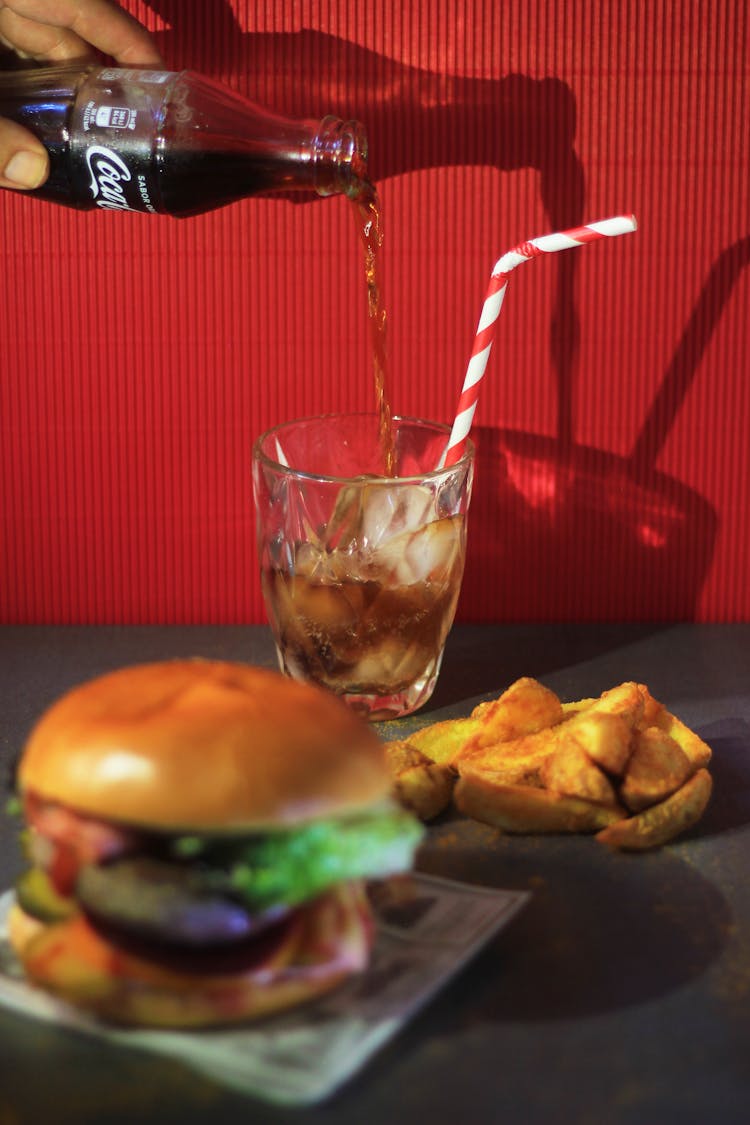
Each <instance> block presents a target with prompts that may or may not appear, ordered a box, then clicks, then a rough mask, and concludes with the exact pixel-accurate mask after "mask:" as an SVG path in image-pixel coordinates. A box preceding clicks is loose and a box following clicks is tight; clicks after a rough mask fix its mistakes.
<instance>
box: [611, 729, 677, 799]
mask: <svg viewBox="0 0 750 1125" xmlns="http://www.w3.org/2000/svg"><path fill="white" fill-rule="evenodd" d="M694 772H695V771H694V767H693V765H692V763H691V761H690V759H689V758H688V756H687V754H686V753H685V752H684V750H683V749H682V748H681V747H680V746H679V745H678V744H677V743H676V742H675V740H674V739H673V738H672V737H671V735H668V734H667V733H666V731H663V730H661V729H660V728H659V727H648V728H647V729H646V730H639V731H636V733H635V735H634V736H633V753H632V754H631V755H630V761H629V762H628V768H627V771H626V773H625V777H624V778H623V781H622V784H621V786H620V796H621V798H622V800H623V802H624V803H625V804H626V805H627V807H628V808H629V809H631V810H632V811H633V812H641V811H642V810H643V809H646V808H648V807H649V806H650V805H656V804H658V803H659V801H663V800H664V798H665V797H668V796H669V795H670V794H671V793H674V792H676V790H678V789H679V788H680V786H681V785H682V784H684V782H686V781H687V779H688V778H689V777H690V775H691V774H692V773H694Z"/></svg>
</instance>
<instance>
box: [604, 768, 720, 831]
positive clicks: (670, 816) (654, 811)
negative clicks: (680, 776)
mask: <svg viewBox="0 0 750 1125" xmlns="http://www.w3.org/2000/svg"><path fill="white" fill-rule="evenodd" d="M711 788H712V782H711V775H710V773H709V772H708V770H707V769H699V770H698V771H697V772H696V773H694V774H693V776H692V777H691V778H689V779H688V780H687V781H686V782H685V784H684V785H683V786H681V787H680V788H679V789H678V790H677V792H676V793H673V794H672V795H671V796H670V797H667V798H666V799H665V800H664V801H660V802H659V804H658V805H651V807H650V808H648V809H646V810H645V811H644V812H641V813H638V814H637V815H636V816H629V817H627V819H625V820H620V821H618V822H617V823H616V824H610V825H608V826H607V827H606V828H604V829H602V831H601V832H599V833H598V834H597V837H596V838H597V840H599V841H600V842H601V843H602V844H607V845H608V846H609V847H611V848H621V849H623V850H624V851H646V850H647V849H649V848H658V847H660V846H661V845H662V844H666V843H668V842H669V841H670V840H673V839H674V838H675V836H678V835H679V834H680V833H681V832H684V831H686V829H688V828H691V827H692V826H693V825H694V824H696V823H697V821H699V820H700V818H701V816H702V815H703V812H704V810H705V808H706V805H707V804H708V800H709V798H710V796H711Z"/></svg>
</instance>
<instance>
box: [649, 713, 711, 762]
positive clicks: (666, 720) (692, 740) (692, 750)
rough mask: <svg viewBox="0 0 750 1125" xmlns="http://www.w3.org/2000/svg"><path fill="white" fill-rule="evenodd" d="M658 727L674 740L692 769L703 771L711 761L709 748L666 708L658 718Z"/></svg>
mask: <svg viewBox="0 0 750 1125" xmlns="http://www.w3.org/2000/svg"><path fill="white" fill-rule="evenodd" d="M658 726H659V729H660V730H663V731H665V732H666V734H668V735H670V736H671V737H672V738H673V739H674V740H675V742H676V743H677V745H678V746H679V747H680V749H681V750H683V751H684V753H685V754H686V755H687V757H688V760H689V761H690V763H691V765H692V766H693V768H694V769H703V768H704V767H705V766H707V765H708V763H709V762H710V761H711V747H710V746H709V745H708V744H707V743H705V742H704V741H703V739H702V738H700V737H699V736H698V735H697V734H696V733H695V731H693V730H690V727H686V726H685V724H684V723H683V722H680V720H679V719H678V718H677V717H676V716H675V715H672V714H671V713H670V712H669V711H667V710H666V708H665V710H664V712H663V714H662V715H661V716H660V718H659V721H658Z"/></svg>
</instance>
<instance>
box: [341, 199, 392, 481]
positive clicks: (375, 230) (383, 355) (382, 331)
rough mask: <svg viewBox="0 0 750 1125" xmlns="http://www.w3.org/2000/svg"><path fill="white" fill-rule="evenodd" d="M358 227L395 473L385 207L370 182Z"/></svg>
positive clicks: (380, 401)
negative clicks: (385, 279) (383, 259)
mask: <svg viewBox="0 0 750 1125" xmlns="http://www.w3.org/2000/svg"><path fill="white" fill-rule="evenodd" d="M352 203H353V207H354V217H355V221H356V224H357V230H358V233H359V237H360V239H361V242H362V248H363V250H364V256H365V283H366V285H367V316H368V321H369V325H370V342H371V345H372V363H373V374H374V377H375V404H376V409H377V413H378V436H379V439H380V449H381V452H382V455H383V467H384V473H385V475H386V476H389V477H392V476H395V473H396V457H395V450H394V447H393V429H392V426H391V418H392V414H391V401H390V394H389V386H388V382H389V379H388V374H389V371H388V331H387V330H388V317H387V314H386V309H385V301H384V298H383V279H382V271H381V268H380V249H381V247H382V245H383V225H382V210H381V207H380V200H379V198H378V193H377V191H376V189H375V187H374V186H373V185H372V184H371V183H369V182H367V183H365V184H363V187H362V191H361V192H360V194H359V195H358V196H357V197H356V198H355V199H354V200H353V201H352Z"/></svg>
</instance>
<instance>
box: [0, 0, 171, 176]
mask: <svg viewBox="0 0 750 1125" xmlns="http://www.w3.org/2000/svg"><path fill="white" fill-rule="evenodd" d="M0 43H1V44H3V45H4V46H5V47H6V48H8V49H10V50H11V51H13V52H14V53H15V54H16V55H18V56H19V57H20V58H27V59H33V60H34V61H36V62H39V61H49V62H65V61H66V60H68V59H80V58H84V57H91V56H92V55H93V53H94V50H97V51H101V52H103V53H104V54H106V55H110V56H111V57H112V58H113V59H114V60H115V61H116V62H119V63H122V64H123V65H125V66H157V67H160V66H163V65H164V64H163V61H162V58H161V56H160V54H159V52H158V50H157V48H156V45H155V44H154V41H153V39H152V38H151V35H150V34H149V32H148V31H146V29H145V27H143V26H142V25H141V24H140V23H139V22H138V21H137V20H136V19H135V18H134V17H133V16H131V15H129V14H128V13H127V12H125V11H123V9H122V8H120V7H119V5H118V4H117V3H115V0H0ZM48 175H49V159H48V157H47V153H46V150H45V148H44V146H43V145H42V143H41V142H40V141H39V140H38V139H37V138H36V137H35V136H34V135H33V133H30V132H29V131H28V130H27V129H24V128H23V127H22V126H20V125H18V124H16V122H14V121H8V120H7V119H5V118H2V117H0V187H4V188H36V187H39V186H40V184H43V183H44V181H45V180H46V179H47V176H48Z"/></svg>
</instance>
